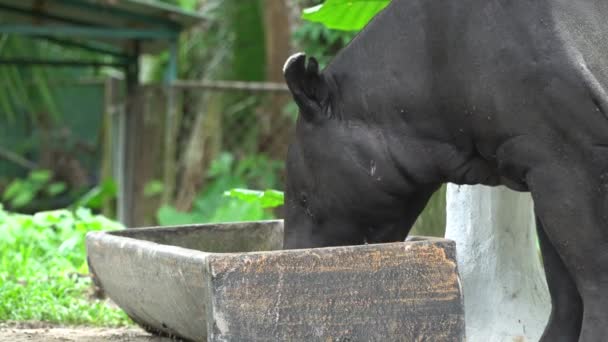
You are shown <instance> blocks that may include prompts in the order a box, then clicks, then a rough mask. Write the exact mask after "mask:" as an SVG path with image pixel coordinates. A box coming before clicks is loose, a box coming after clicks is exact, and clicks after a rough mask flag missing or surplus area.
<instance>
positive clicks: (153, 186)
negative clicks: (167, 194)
mask: <svg viewBox="0 0 608 342" xmlns="http://www.w3.org/2000/svg"><path fill="white" fill-rule="evenodd" d="M164 188H165V185H164V184H163V182H161V181H159V180H157V179H155V180H151V181H149V182H148V183H146V185H145V186H144V196H146V197H152V196H155V195H159V194H162V193H163V189H164Z"/></svg>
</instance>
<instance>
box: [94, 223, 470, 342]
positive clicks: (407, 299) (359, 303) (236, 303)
mask: <svg viewBox="0 0 608 342" xmlns="http://www.w3.org/2000/svg"><path fill="white" fill-rule="evenodd" d="M282 239H283V224H282V221H260V222H247V223H233V224H230V223H227V224H209V225H196V226H186V227H168V228H143V229H129V230H123V231H115V232H92V233H89V234H88V235H87V250H88V261H89V266H90V269H91V272H92V273H93V274H94V276H95V279H96V281H97V282H98V283H99V284H100V285H101V286H102V288H103V289H104V290H105V291H106V293H107V294H108V296H109V297H110V298H112V300H114V302H116V303H117V304H118V305H119V306H120V307H121V308H122V309H123V310H124V311H125V312H126V313H127V314H128V315H129V316H130V317H131V318H132V319H133V320H134V321H135V322H137V323H138V324H140V325H142V326H143V327H145V328H146V329H148V330H151V331H156V332H160V333H166V334H170V335H174V336H179V337H182V338H184V339H187V340H192V341H433V342H436V341H464V331H465V329H464V307H463V298H462V291H461V288H460V281H459V277H458V272H457V268H456V259H455V245H454V243H453V242H452V241H449V240H445V239H435V238H419V239H416V240H415V241H407V242H403V243H390V244H376V245H363V246H349V247H332V248H319V249H304V250H285V251H281V250H280V248H281V245H282Z"/></svg>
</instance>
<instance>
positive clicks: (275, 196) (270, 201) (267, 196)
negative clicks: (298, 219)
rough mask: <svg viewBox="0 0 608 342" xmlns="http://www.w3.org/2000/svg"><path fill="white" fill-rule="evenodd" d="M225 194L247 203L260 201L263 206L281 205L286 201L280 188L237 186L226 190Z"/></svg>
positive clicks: (274, 206)
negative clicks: (245, 187) (264, 188)
mask: <svg viewBox="0 0 608 342" xmlns="http://www.w3.org/2000/svg"><path fill="white" fill-rule="evenodd" d="M224 196H228V197H233V198H237V199H240V200H241V201H244V202H246V203H259V204H260V205H261V206H262V208H276V207H280V206H281V205H283V202H284V201H285V198H284V197H285V196H284V194H283V192H282V191H278V190H266V191H258V190H249V189H238V188H237V189H231V190H228V191H226V192H224Z"/></svg>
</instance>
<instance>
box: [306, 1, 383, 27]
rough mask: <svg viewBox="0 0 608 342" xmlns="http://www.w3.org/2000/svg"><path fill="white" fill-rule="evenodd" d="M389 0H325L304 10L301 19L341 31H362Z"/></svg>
mask: <svg viewBox="0 0 608 342" xmlns="http://www.w3.org/2000/svg"><path fill="white" fill-rule="evenodd" d="M389 3H390V0H327V1H325V2H324V3H323V4H322V5H318V6H315V7H311V8H308V9H305V10H304V14H303V15H302V18H304V19H306V20H309V21H314V22H319V23H322V24H323V25H325V26H327V27H329V28H331V29H335V30H343V31H357V30H360V29H362V28H363V27H364V26H365V25H366V24H367V23H368V22H369V21H370V20H371V19H372V18H373V17H374V16H375V15H376V14H378V12H380V11H382V10H383V9H384V8H385V7H386V6H387V5H388V4H389Z"/></svg>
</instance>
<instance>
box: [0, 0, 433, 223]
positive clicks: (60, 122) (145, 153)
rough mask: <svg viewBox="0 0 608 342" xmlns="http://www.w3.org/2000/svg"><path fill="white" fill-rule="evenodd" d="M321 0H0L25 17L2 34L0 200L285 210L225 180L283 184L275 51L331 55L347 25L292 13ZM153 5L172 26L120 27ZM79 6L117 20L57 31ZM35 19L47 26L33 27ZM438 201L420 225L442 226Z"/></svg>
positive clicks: (345, 37)
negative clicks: (140, 30)
mask: <svg viewBox="0 0 608 342" xmlns="http://www.w3.org/2000/svg"><path fill="white" fill-rule="evenodd" d="M127 2H128V1H127ZM321 2H322V1H320V0H248V1H237V0H231V1H225V0H165V1H157V2H153V1H149V2H144V4H146V5H147V6H141V8H139V7H133V8H130V7H128V6H111V4H112V2H111V1H107V4H110V5H108V6H105V7H104V6H101V7H100V8H101V9H103V11H100V9H99V8H98V9H94V8H93V9H89V8H87V7H84V6H80V5H82V4H79V3H78V1H59V2H57V3H56V4H55V5H53V2H45V6H47V8H45V9H44V10H46V12H45V13H46V14H45V15H43V16H41V15H40V13H41V12H40V11H41V10H42V9H38V10H39V12H38V13H36V7H35V6H34V7H28V6H27V4H26V3H27V1H24V2H20V1H8V0H2V1H0V15H1V17H0V18H2V17H4V19H0V20H3V21H4V23H3V24H6V23H10V24H14V23H17V24H19V25H18V28H19V27H21V28H22V31H19V29H18V28H17V29H13V31H7V30H4V33H3V34H2V35H0V57H1V58H2V61H1V62H0V63H1V64H0V88H1V89H2V90H1V91H0V123H1V124H0V193H2V195H3V196H2V203H3V205H4V208H5V209H7V210H11V211H19V212H24V213H34V212H38V211H42V210H50V209H57V208H65V207H70V206H78V207H88V208H90V209H92V210H94V211H97V212H100V213H103V214H104V215H105V216H107V217H109V218H113V219H117V220H119V221H121V222H122V223H124V224H125V225H127V226H129V227H137V226H149V225H159V224H160V225H173V224H187V223H201V222H218V221H239V220H258V219H268V218H274V217H280V216H281V210H280V207H279V208H274V209H273V208H263V206H262V205H261V204H260V203H256V202H251V201H250V202H243V201H241V200H239V199H235V198H230V197H226V196H224V195H223V193H224V192H225V191H226V190H229V189H232V188H248V189H256V190H266V189H277V190H281V189H282V188H283V180H284V176H285V173H284V161H283V160H284V157H285V153H286V150H287V146H288V144H289V141H290V138H291V136H292V133H293V128H294V123H295V119H296V116H297V108H296V106H295V105H294V104H293V103H292V101H291V98H290V96H289V93H288V92H287V90H286V87H285V85H284V84H283V77H282V71H281V68H282V65H283V63H284V61H285V60H286V59H287V58H288V56H289V55H290V54H292V53H294V52H297V51H305V52H306V53H308V54H309V55H314V56H316V57H317V58H318V59H319V60H320V62H321V64H322V65H325V64H326V63H327V62H329V60H330V58H331V56H333V55H334V54H335V53H336V52H337V51H339V50H340V48H342V47H343V46H345V45H346V44H347V43H348V42H349V41H350V40H351V39H352V38H353V37H354V35H355V33H354V32H348V31H334V30H330V29H327V28H325V27H324V26H323V25H321V24H318V23H312V22H308V21H303V20H301V19H300V18H301V12H302V9H303V8H307V7H311V6H314V5H317V4H319V3H321ZM34 3H35V1H32V5H34ZM83 3H84V4H90V3H91V2H87V1H84V2H83ZM101 3H103V2H101ZM134 3H135V4H138V2H137V1H136V2H134ZM139 3H140V2H139ZM167 5H169V6H167ZM32 8H33V10H32ZM108 9H110V10H112V11H108ZM89 10H91V11H92V12H91V11H89ZM95 11H96V12H95ZM106 12H107V13H106ZM167 12H171V13H172V14H173V17H170V16H167ZM49 13H50V14H49ZM92 13H96V14H98V15H99V16H97V15H94V16H92ZM119 14H130V16H127V15H124V19H123V18H122V17H119V18H120V19H123V20H118V19H117V17H118V15H119ZM154 15H156V16H157V17H156V18H157V20H156V22H155V23H156V24H158V22H160V21H161V19H167V18H169V19H168V20H172V21H173V22H174V23H176V26H177V29H176V30H175V35H174V36H170V37H168V38H167V37H166V36H160V35H159V38H156V37H147V38H139V37H137V36H135V34H133V35H131V36H129V35H127V30H132V28H133V27H136V25H140V26H141V25H142V24H141V23H140V22H139V21H141V22H143V23H144V24H146V23H147V22H146V21H145V20H144V19H148V20H149V19H150V17H151V18H152V20H154V19H155V17H154ZM65 18H68V19H67V20H65ZM83 18H89V19H86V20H92V21H96V20H97V21H98V22H96V23H95V24H97V25H103V26H104V27H110V28H112V30H113V31H111V32H109V33H108V35H107V36H102V35H99V34H96V33H95V32H92V33H91V32H76V33H75V32H72V31H65V33H64V32H63V31H61V30H62V29H64V27H66V21H68V20H71V21H74V20H76V19H78V20H83ZM91 18H94V19H91ZM159 18H160V19H159ZM32 20H36V21H38V22H37V23H36V26H35V27H37V28H40V27H42V30H48V31H46V32H45V31H42V32H31V31H28V30H27V29H28V26H26V25H27V24H29V23H31V22H32ZM86 20H85V21H86ZM67 23H68V24H70V22H69V21H68V22H67ZM77 24H79V23H77ZM85 24H89V23H88V22H87V23H84V24H80V25H85ZM13 26H15V25H13ZM150 30H151V29H150ZM53 31H56V32H53ZM48 33H53V34H52V35H47V34H48ZM94 33H95V34H94ZM121 34H122V35H121ZM101 47H103V49H105V50H103V49H102V48H101ZM96 48H97V49H98V50H96ZM118 57H120V58H123V57H124V60H122V61H121V62H115V61H116V60H117V59H118V60H120V58H118ZM442 196H443V194H438V196H437V197H442ZM435 201H437V200H435ZM438 201H441V198H439V199H438ZM442 207H443V206H442V205H438V206H437V208H432V209H431V211H432V213H431V214H430V215H429V214H428V213H427V215H425V216H424V217H423V219H422V221H424V222H419V223H418V226H420V225H421V224H422V225H425V224H426V223H427V222H428V224H426V225H427V226H428V227H427V228H426V229H422V231H426V232H428V233H431V234H440V232H437V231H436V230H437V229H436V228H437V227H439V229H441V228H442V227H443V225H444V224H443V221H442V220H443V216H444V214H443V213H442V210H443V209H442ZM419 230H420V229H419Z"/></svg>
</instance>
